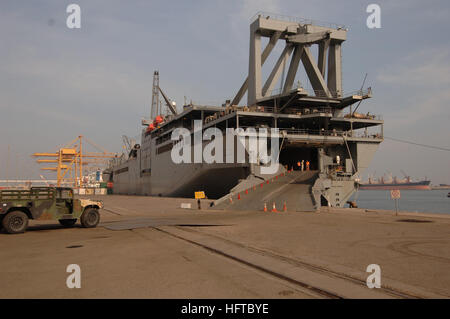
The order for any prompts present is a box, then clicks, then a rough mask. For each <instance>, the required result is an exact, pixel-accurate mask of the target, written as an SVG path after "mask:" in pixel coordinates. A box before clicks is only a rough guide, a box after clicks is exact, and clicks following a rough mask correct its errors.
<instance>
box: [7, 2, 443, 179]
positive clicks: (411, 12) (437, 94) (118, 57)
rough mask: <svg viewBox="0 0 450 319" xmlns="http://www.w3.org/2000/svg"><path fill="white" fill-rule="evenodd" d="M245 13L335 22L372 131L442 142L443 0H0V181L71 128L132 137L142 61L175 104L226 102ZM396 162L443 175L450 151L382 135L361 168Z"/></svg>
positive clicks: (144, 92)
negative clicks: (377, 23) (73, 12)
mask: <svg viewBox="0 0 450 319" xmlns="http://www.w3.org/2000/svg"><path fill="white" fill-rule="evenodd" d="M70 3H77V4H78V5H80V7H81V29H68V28H67V26H66V18H67V16H68V14H67V13H66V7H67V5H68V4H70ZM370 3H377V4H379V5H380V7H381V24H382V25H381V26H382V27H381V29H368V28H367V26H366V18H367V16H368V13H366V7H367V5H368V4H370ZM258 11H268V12H275V13H279V14H285V15H290V16H297V17H303V18H309V19H313V20H320V21H328V22H335V23H339V24H344V25H345V26H346V27H347V28H348V29H349V32H348V34H347V35H348V40H347V41H346V42H344V44H343V83H344V91H346V92H350V91H354V90H357V89H359V87H360V86H361V83H362V80H363V78H364V74H365V73H368V78H367V81H366V86H371V87H372V88H373V94H374V97H373V98H372V99H370V100H367V101H364V102H363V103H362V104H361V107H360V111H361V112H363V113H365V112H368V111H370V112H371V113H375V114H382V115H383V118H384V120H385V129H384V132H385V135H386V136H389V137H394V138H400V139H405V140H410V141H414V142H418V143H424V144H431V145H436V146H441V147H446V148H450V141H449V136H450V134H449V133H450V129H449V120H450V111H449V109H450V90H449V85H450V42H449V40H448V39H449V37H450V36H449V34H450V23H449V20H450V3H449V1H448V0H442V1H437V0H436V1H419V0H389V1H331V0H330V1H324V0H323V1H317V0H315V1H312V0H310V1H301V0H295V1H294V0H293V1H290V0H286V1H285V0H270V1H269V0H263V1H260V0H244V1H237V0H236V1H230V0H223V1H213V0H209V1H207V0H202V1H200V0H199V1H167V0H165V1H150V0H149V1H113V0H109V1H100V0H98V1H93V0H90V1H81V0H78V1H73V0H72V1H57V0H54V1H18V0H11V1H8V0H2V1H1V2H0V136H1V137H0V149H1V150H2V151H1V152H0V179H3V178H6V177H8V178H15V177H16V176H18V177H19V178H25V177H37V176H39V174H42V172H41V171H39V170H38V168H39V166H38V165H37V164H35V163H34V159H32V158H31V157H30V154H32V153H33V152H44V151H56V149H57V146H58V145H63V144H65V143H67V142H69V141H71V140H73V139H74V138H75V137H76V136H78V135H79V134H83V135H85V136H87V137H89V138H90V139H91V140H93V141H95V142H96V143H97V144H99V145H102V146H103V147H104V148H106V149H108V150H110V151H121V149H122V139H121V136H122V135H128V136H130V137H136V136H138V135H139V134H140V130H141V126H140V119H141V118H142V117H144V116H148V114H149V113H150V101H151V86H152V76H153V71H154V70H155V69H158V70H159V71H160V84H161V87H162V88H163V90H164V91H165V92H166V93H167V95H169V97H170V98H172V99H174V100H175V101H176V102H177V104H178V106H181V105H182V104H183V101H184V96H186V97H187V99H188V100H191V99H192V100H193V101H195V102H199V103H209V104H211V103H214V104H219V103H222V102H223V101H224V100H225V99H226V98H232V97H233V96H234V94H235V93H236V91H237V90H238V89H239V87H240V85H241V84H242V81H243V80H244V79H245V77H246V75H247V72H248V41H249V23H250V19H251V17H252V16H253V15H254V14H255V13H257V12H258ZM277 51H279V48H277V50H276V51H275V52H274V53H273V56H276V53H277ZM268 63H269V62H268ZM8 145H9V147H10V152H9V153H8V151H7V150H8ZM8 154H9V156H8ZM8 158H9V160H8ZM7 167H8V168H9V169H8V171H6V168H7ZM401 169H403V170H404V171H405V172H407V173H408V174H409V175H411V176H414V177H417V178H422V177H425V176H427V177H429V178H431V180H432V182H433V183H450V152H447V151H438V150H431V149H426V148H421V147H417V146H412V145H407V144H400V143H396V142H393V141H390V140H385V141H384V142H383V143H382V144H381V146H380V148H379V150H378V151H377V153H376V155H375V158H374V160H373V162H372V165H371V167H370V169H369V171H370V172H372V173H373V172H376V174H377V175H381V174H383V173H386V172H387V171H389V172H392V173H393V174H394V175H398V176H402V174H401V172H400V170H401ZM44 175H45V174H44ZM47 176H51V175H47ZM366 176H367V174H365V176H364V177H366Z"/></svg>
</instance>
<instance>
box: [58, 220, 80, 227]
mask: <svg viewBox="0 0 450 319" xmlns="http://www.w3.org/2000/svg"><path fill="white" fill-rule="evenodd" d="M76 222H77V220H76V219H60V220H59V223H60V224H61V225H63V226H64V227H72V226H73V225H75V223H76Z"/></svg>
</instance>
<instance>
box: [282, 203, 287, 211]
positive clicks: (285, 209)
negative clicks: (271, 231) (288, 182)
mask: <svg viewBox="0 0 450 319" xmlns="http://www.w3.org/2000/svg"><path fill="white" fill-rule="evenodd" d="M286 211H287V207H286V201H285V202H284V204H283V212H286Z"/></svg>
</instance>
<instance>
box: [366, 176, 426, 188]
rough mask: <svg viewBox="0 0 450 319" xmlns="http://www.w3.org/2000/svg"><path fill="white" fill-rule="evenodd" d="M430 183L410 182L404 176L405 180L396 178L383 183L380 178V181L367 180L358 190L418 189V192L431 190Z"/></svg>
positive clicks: (424, 181)
mask: <svg viewBox="0 0 450 319" xmlns="http://www.w3.org/2000/svg"><path fill="white" fill-rule="evenodd" d="M430 184H431V181H428V180H426V179H425V180H423V181H418V182H413V181H411V178H410V177H409V176H406V178H405V179H403V180H400V181H398V180H397V178H395V177H394V178H393V179H391V180H390V181H385V180H384V178H383V177H382V178H380V180H375V181H374V180H372V179H371V178H369V182H368V183H365V184H363V183H362V184H359V189H382V190H390V189H419V190H430V189H431V186H430Z"/></svg>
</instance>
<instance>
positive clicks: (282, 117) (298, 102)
mask: <svg viewBox="0 0 450 319" xmlns="http://www.w3.org/2000/svg"><path fill="white" fill-rule="evenodd" d="M346 34H347V30H346V29H345V28H344V27H343V26H336V25H323V24H313V23H311V22H310V21H306V20H302V19H292V18H287V17H279V16H273V15H267V14H262V13H261V14H258V15H257V16H256V17H255V19H254V21H253V22H252V23H251V25H250V57H249V73H248V77H247V79H245V81H244V83H243V84H242V86H241V88H240V90H239V91H238V93H237V94H236V96H235V97H234V98H233V99H230V100H228V101H226V102H225V103H224V104H223V105H221V106H205V105H194V104H188V105H184V106H183V110H182V111H181V112H179V113H178V112H177V110H176V109H175V108H174V107H173V104H172V102H171V101H170V100H169V99H168V98H167V96H166V95H165V94H164V93H163V92H162V90H160V92H161V93H162V94H163V97H164V100H165V101H166V104H167V106H168V107H170V109H171V114H170V115H168V116H161V115H157V116H155V117H154V118H153V119H152V121H143V124H144V126H145V127H144V129H143V131H142V137H141V144H140V145H135V146H134V147H133V149H132V150H131V151H130V152H129V157H128V158H121V159H115V160H114V161H112V163H111V167H110V168H109V169H108V170H107V173H108V175H109V176H108V178H109V180H110V181H112V182H113V185H114V186H113V191H114V193H119V194H138V195H154V196H158V195H159V196H177V197H193V195H194V192H195V191H199V190H202V191H204V192H205V193H206V195H207V196H208V197H209V198H214V199H218V200H217V201H216V203H217V204H220V203H221V202H222V203H223V202H224V199H226V198H227V196H228V194H229V193H230V192H231V193H236V192H239V191H242V190H244V189H248V188H249V187H254V186H255V185H257V184H260V183H261V182H262V181H266V180H269V179H272V178H273V177H274V176H278V174H280V173H282V172H286V171H287V170H295V171H298V174H299V176H300V178H299V180H303V181H304V183H307V185H306V186H307V187H302V188H301V192H302V194H298V196H302V198H307V201H310V203H308V204H310V205H311V206H313V207H314V208H315V209H317V208H319V207H320V206H344V204H345V202H346V201H347V199H348V198H349V197H350V196H351V195H352V193H353V192H354V191H355V189H356V187H357V186H358V182H359V179H360V174H362V172H363V171H364V170H365V169H366V168H367V167H368V165H369V163H370V161H371V159H372V157H373V155H374V153H375V151H376V149H377V147H378V145H379V144H380V143H381V142H382V141H383V120H382V119H381V117H380V116H375V115H373V114H369V113H367V114H360V113H356V112H355V111H354V109H353V107H352V106H353V105H354V104H355V103H360V102H361V101H362V100H364V99H367V98H370V97H371V95H372V92H371V89H370V88H368V89H363V88H362V89H360V90H358V91H355V92H353V93H350V94H344V92H343V90H342V70H341V65H342V62H341V59H342V57H341V46H342V44H343V42H344V41H345V40H346ZM262 37H267V38H268V43H267V45H266V47H265V48H264V49H262V47H261V38H262ZM279 41H281V42H284V49H283V51H282V52H281V54H280V56H279V58H278V59H277V61H276V63H275V65H274V66H273V68H272V71H271V72H270V74H269V76H268V77H267V79H266V80H265V81H264V82H263V79H262V70H261V69H262V65H263V64H264V63H265V62H266V60H267V57H268V56H269V55H270V54H271V52H272V51H273V48H274V47H275V45H276V43H277V42H279ZM313 46H316V47H317V52H318V56H317V57H315V56H313V54H312V50H311V47H313ZM300 62H302V66H303V70H304V72H305V73H306V75H307V78H308V80H309V83H310V85H311V88H308V89H306V88H304V87H303V86H302V85H298V84H297V85H296V84H294V83H295V79H296V75H297V72H298V71H299V69H300ZM284 65H288V68H287V73H286V75H285V76H283V73H284V72H283V68H284ZM158 76H159V75H158ZM158 81H159V79H158ZM279 83H281V84H282V85H281V86H280V88H279V89H275V87H278V86H279ZM158 85H159V84H158ZM155 92H156V91H155V90H154V94H155ZM245 94H247V103H246V105H244V106H242V105H240V103H241V100H242V98H243V97H244V95H245ZM154 115H155V114H154ZM196 123H197V124H198V123H201V132H202V133H203V132H204V131H205V130H207V129H208V128H215V129H218V130H219V131H220V132H223V134H224V136H225V138H224V140H228V139H230V138H232V139H233V140H236V139H237V138H238V137H230V136H229V135H226V134H225V132H226V131H227V129H229V128H233V129H236V128H242V129H247V130H248V128H254V129H256V130H258V129H261V128H265V129H268V130H270V129H277V130H278V132H279V135H277V138H278V139H279V146H280V148H279V156H277V158H276V159H277V162H278V163H277V168H276V171H275V172H271V173H270V174H267V173H264V169H263V168H264V167H266V166H267V164H264V163H263V162H262V161H257V162H256V163H254V162H253V163H251V162H249V161H245V162H237V161H236V160H231V161H229V160H227V159H226V158H225V157H226V156H227V155H226V154H225V152H224V155H223V157H224V158H223V161H219V162H214V163H205V162H201V163H195V161H193V162H192V163H175V162H174V161H173V156H172V155H173V154H172V151H173V149H174V147H177V144H178V141H174V140H173V139H172V134H173V132H174V131H175V130H176V129H177V128H184V129H187V130H188V131H189V134H190V135H191V138H190V140H191V141H194V140H195V138H194V135H195V132H196V127H195V125H196ZM249 138H250V137H247V140H246V142H245V143H244V144H245V150H246V159H248V158H249V157H251V149H250V143H249V142H248V139H249ZM200 143H201V144H202V145H201V147H203V148H204V147H205V146H206V145H207V144H208V141H205V140H201V141H200ZM269 143H270V142H269ZM223 145H224V148H225V145H226V142H224V143H223ZM197 146H198V145H197ZM203 148H200V149H203ZM191 149H192V154H191V156H192V158H193V157H194V156H195V155H194V153H195V151H196V150H198V148H196V145H195V143H194V145H192V148H191ZM306 163H308V167H306ZM301 174H305V178H304V179H302V178H301ZM306 176H307V178H306ZM294 184H295V183H294ZM289 187H290V185H286V187H285V190H287V189H288V188H289ZM279 191H280V192H283V190H282V189H280V190H279ZM299 191H300V190H299ZM292 196H294V197H295V196H296V193H295V191H294V192H293V194H292ZM296 206H297V207H296V210H302V207H301V206H302V203H301V202H299V203H298V204H296Z"/></svg>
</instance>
